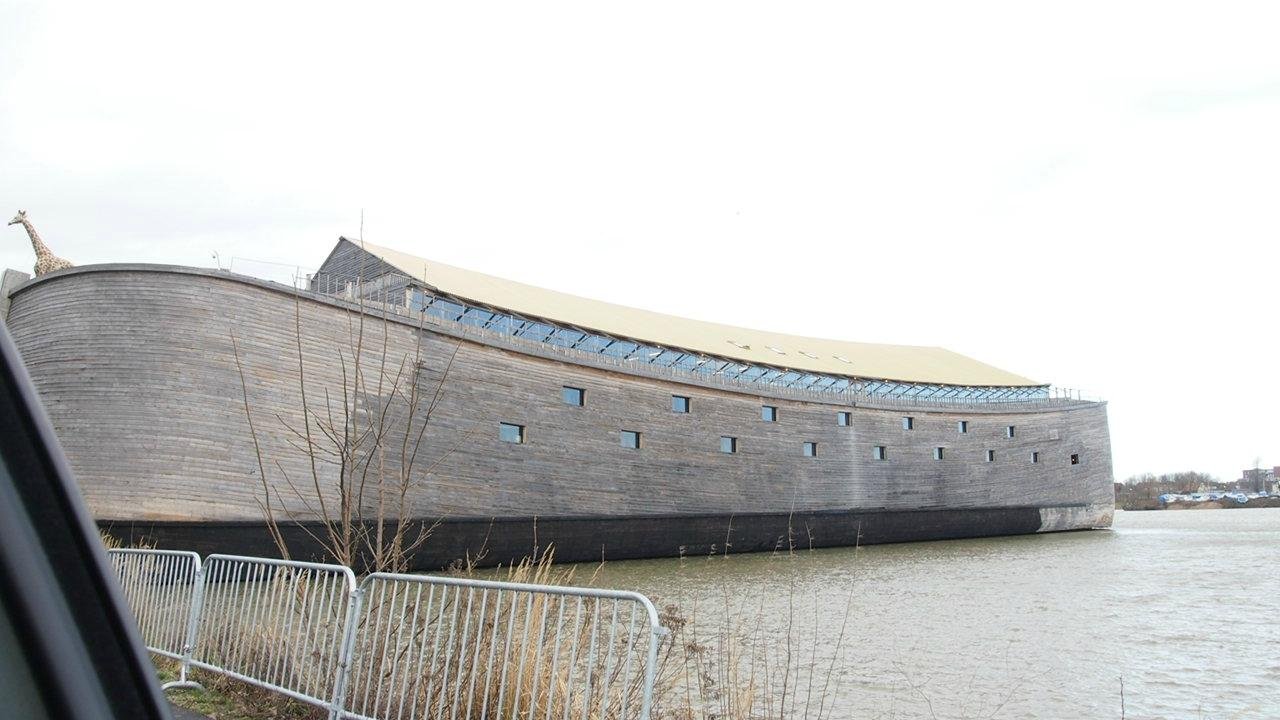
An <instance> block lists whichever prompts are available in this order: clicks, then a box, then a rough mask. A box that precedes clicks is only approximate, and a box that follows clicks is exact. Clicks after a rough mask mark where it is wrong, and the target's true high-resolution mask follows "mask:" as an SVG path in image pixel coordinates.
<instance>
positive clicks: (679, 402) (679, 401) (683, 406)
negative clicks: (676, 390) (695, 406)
mask: <svg viewBox="0 0 1280 720" xmlns="http://www.w3.org/2000/svg"><path fill="white" fill-rule="evenodd" d="M671 412H677V413H687V412H689V398H687V397H685V396H684V395H672V396H671Z"/></svg>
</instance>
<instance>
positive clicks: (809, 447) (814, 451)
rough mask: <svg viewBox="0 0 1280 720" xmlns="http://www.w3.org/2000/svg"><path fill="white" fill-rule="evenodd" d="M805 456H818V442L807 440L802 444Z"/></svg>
mask: <svg viewBox="0 0 1280 720" xmlns="http://www.w3.org/2000/svg"><path fill="white" fill-rule="evenodd" d="M804 456H805V457H818V443H816V442H807V443H805V444H804Z"/></svg>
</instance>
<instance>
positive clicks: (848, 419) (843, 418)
mask: <svg viewBox="0 0 1280 720" xmlns="http://www.w3.org/2000/svg"><path fill="white" fill-rule="evenodd" d="M836 424H837V425H839V426H840V427H849V426H850V425H852V424H853V413H851V412H838V413H836Z"/></svg>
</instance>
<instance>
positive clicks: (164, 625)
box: [108, 550, 203, 689]
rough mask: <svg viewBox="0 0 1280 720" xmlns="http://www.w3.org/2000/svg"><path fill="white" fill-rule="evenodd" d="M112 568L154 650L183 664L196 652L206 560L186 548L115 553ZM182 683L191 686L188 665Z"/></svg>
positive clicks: (147, 642)
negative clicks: (194, 633)
mask: <svg viewBox="0 0 1280 720" xmlns="http://www.w3.org/2000/svg"><path fill="white" fill-rule="evenodd" d="M108 555H109V557H110V558H111V566H112V568H113V569H114V570H115V572H116V577H118V578H119V579H120V587H121V589H122V590H124V597H125V600H126V601H128V603H129V607H130V608H131V609H132V610H133V616H134V617H135V618H136V619H137V621H138V630H139V632H141V634H142V641H143V642H144V643H146V645H147V648H148V649H150V650H151V651H152V652H154V653H157V654H159V655H164V656H165V657H170V658H173V659H174V660H183V659H184V658H185V657H186V656H187V653H188V652H189V651H190V646H189V645H188V644H187V639H188V638H189V637H190V636H191V627H190V624H191V620H192V618H193V617H194V616H195V615H194V613H195V603H196V595H197V594H198V593H199V590H200V585H201V582H202V577H203V575H202V574H201V563H200V556H199V555H197V554H196V553H193V552H186V551H183V550H111V551H109V552H108ZM181 673H182V674H181V676H180V677H179V679H178V681H177V682H173V683H167V684H166V685H165V688H166V689H168V688H169V687H178V686H183V685H189V684H190V683H189V682H188V681H187V664H186V662H183V664H182V670H181Z"/></svg>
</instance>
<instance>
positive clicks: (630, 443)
mask: <svg viewBox="0 0 1280 720" xmlns="http://www.w3.org/2000/svg"><path fill="white" fill-rule="evenodd" d="M620 435H621V436H622V447H624V448H631V449H632V450H639V449H640V433H638V432H636V431H634V430H623V431H621V433H620Z"/></svg>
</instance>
